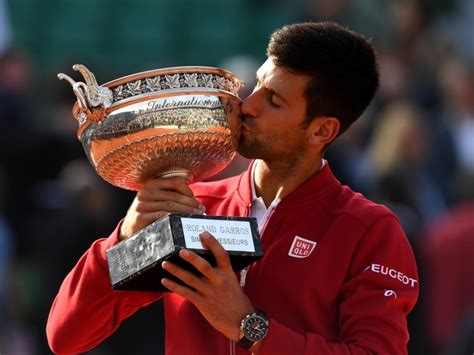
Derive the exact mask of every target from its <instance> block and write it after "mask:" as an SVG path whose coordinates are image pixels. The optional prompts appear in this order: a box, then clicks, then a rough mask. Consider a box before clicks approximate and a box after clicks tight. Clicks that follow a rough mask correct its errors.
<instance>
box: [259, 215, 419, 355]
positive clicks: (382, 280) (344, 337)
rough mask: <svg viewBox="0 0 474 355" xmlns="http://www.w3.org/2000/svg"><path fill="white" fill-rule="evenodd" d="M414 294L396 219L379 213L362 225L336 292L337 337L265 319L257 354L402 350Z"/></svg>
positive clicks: (411, 267)
mask: <svg viewBox="0 0 474 355" xmlns="http://www.w3.org/2000/svg"><path fill="white" fill-rule="evenodd" d="M316 297H317V296H316ZM417 298H418V275H417V270H416V264H415V258H414V256H413V252H412V249H411V247H410V245H409V243H408V241H407V239H406V237H405V234H404V233H403V230H402V229H401V227H400V224H399V223H398V221H397V220H396V219H395V218H394V217H392V216H389V217H383V218H381V219H380V220H379V221H378V222H376V223H375V224H374V225H373V226H372V227H371V228H370V229H369V230H368V232H367V234H366V235H365V236H364V238H363V239H362V240H361V241H360V243H359V245H358V247H357V249H356V251H355V253H354V255H353V260H352V262H351V265H350V268H349V270H348V274H347V279H346V282H345V283H344V285H343V287H342V289H341V293H340V299H339V338H338V339H337V341H335V342H330V341H328V340H326V339H324V338H323V337H322V336H320V335H318V334H301V333H297V332H295V331H293V330H292V329H289V328H287V327H285V326H284V325H283V324H280V323H278V322H277V321H275V320H270V328H269V334H268V336H267V338H266V339H265V340H264V341H263V342H262V344H261V347H260V349H259V351H258V354H259V355H270V354H271V355H278V354H285V355H291V354H295V355H296V354H299V355H301V354H307V355H309V354H318V355H326V354H338V355H343V354H394V355H395V354H396V355H400V354H406V353H407V349H406V345H407V343H408V339H409V335H408V330H407V323H406V316H407V314H408V313H409V312H410V311H411V310H412V308H413V307H414V305H415V303H416V300H417ZM315 316H316V315H315Z"/></svg>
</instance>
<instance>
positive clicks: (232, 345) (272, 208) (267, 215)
mask: <svg viewBox="0 0 474 355" xmlns="http://www.w3.org/2000/svg"><path fill="white" fill-rule="evenodd" d="M279 203H280V200H277V201H273V202H272V203H271V205H270V206H269V207H268V210H267V212H266V213H265V216H264V218H263V223H262V228H261V229H260V228H259V229H260V231H259V232H260V238H261V237H262V236H263V233H264V232H265V229H266V228H267V225H268V221H269V220H270V218H271V217H272V215H273V213H274V212H275V209H276V207H277V206H278V204H279ZM251 208H252V204H250V205H249V206H248V208H247V216H249V215H250V211H251ZM260 240H261V239H260ZM248 268H249V267H248V266H247V267H246V268H244V269H243V270H242V271H240V287H242V288H244V287H245V279H246V278H247V271H248ZM236 354H237V353H236V350H235V341H234V340H229V355H236Z"/></svg>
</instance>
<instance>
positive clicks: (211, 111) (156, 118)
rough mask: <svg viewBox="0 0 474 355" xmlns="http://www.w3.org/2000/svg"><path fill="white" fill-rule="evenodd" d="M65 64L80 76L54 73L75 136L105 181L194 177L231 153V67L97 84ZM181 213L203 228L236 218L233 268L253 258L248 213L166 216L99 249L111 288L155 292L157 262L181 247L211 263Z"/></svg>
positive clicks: (234, 88)
mask: <svg viewBox="0 0 474 355" xmlns="http://www.w3.org/2000/svg"><path fill="white" fill-rule="evenodd" d="M73 69H74V70H77V71H79V72H80V73H81V74H82V76H83V77H84V82H79V81H77V82H76V81H74V80H73V79H72V78H70V77H69V76H67V75H66V74H63V73H61V74H58V78H59V79H64V80H67V81H68V82H69V83H70V84H71V85H72V88H73V91H74V94H75V95H76V97H77V102H76V103H75V104H74V106H73V115H74V117H75V118H76V119H77V120H78V122H79V129H78V131H77V136H78V138H79V140H80V141H81V142H82V145H83V147H84V150H85V152H86V155H87V157H88V159H89V161H90V162H91V164H92V165H93V166H94V168H95V169H96V171H97V173H98V174H99V175H100V176H101V177H102V178H103V179H105V180H106V181H108V182H109V183H111V184H112V185H115V186H118V187H120V188H124V189H128V190H135V191H138V190H140V189H141V188H142V187H143V186H144V184H145V183H146V181H148V180H149V179H153V178H156V177H171V176H182V177H184V178H186V179H187V180H188V181H189V182H196V181H202V180H205V179H206V178H209V177H211V176H213V175H215V174H217V173H218V172H220V171H221V170H223V169H224V168H225V167H226V166H227V165H228V164H229V163H230V162H231V160H232V158H233V157H234V156H235V154H236V148H237V132H238V124H239V115H240V108H239V105H240V98H239V96H238V90H239V89H240V87H241V86H242V85H243V83H242V82H241V81H240V80H239V79H238V78H237V77H235V75H233V74H232V73H230V72H228V71H226V70H222V69H218V68H211V67H194V66H193V67H174V68H164V69H158V70H151V71H146V72H141V73H137V74H133V75H129V76H125V77H122V78H119V79H116V80H113V81H110V82H108V83H106V84H103V85H100V86H99V85H98V84H97V81H96V79H95V76H94V74H93V73H92V72H90V71H89V70H88V69H87V68H86V67H85V66H84V65H81V64H76V65H74V66H73ZM189 218H192V219H193V221H195V222H196V223H198V224H199V223H204V221H205V225H207V226H209V225H212V224H213V223H217V224H218V225H219V226H221V225H222V223H224V224H225V223H227V224H229V225H230V226H235V225H236V224H238V225H239V228H244V229H245V228H247V229H248V230H249V231H251V233H250V240H248V241H246V245H248V243H251V244H252V247H251V248H245V249H242V250H239V249H237V250H235V248H234V250H228V249H226V250H227V251H228V253H229V255H230V257H231V261H232V263H233V266H234V269H235V270H239V269H242V268H243V267H245V266H246V265H248V264H249V263H251V262H253V261H254V260H256V259H257V258H259V257H261V255H262V251H261V247H260V243H259V238H258V229H257V226H256V222H255V220H254V219H252V218H237V217H209V216H198V215H186V216H184V215H172V216H167V217H165V218H163V219H162V220H159V221H157V222H155V223H153V224H151V225H149V226H148V227H146V228H144V229H143V230H142V231H139V232H138V233H137V234H135V235H134V236H132V237H131V238H129V239H127V240H125V241H122V242H120V243H118V244H117V245H115V246H114V247H112V248H110V249H109V250H108V251H107V260H108V263H109V271H110V275H111V281H112V286H113V288H114V289H127V290H163V288H162V286H161V284H160V279H161V278H162V277H163V276H164V275H165V274H166V272H165V271H164V270H163V269H162V268H161V262H162V261H163V260H168V259H172V261H173V262H177V263H180V260H179V257H177V253H178V252H179V250H180V249H181V248H189V249H197V250H196V251H197V252H200V253H202V255H203V256H204V257H207V258H208V259H209V260H210V261H211V262H212V261H213V260H212V255H210V254H209V253H208V252H207V251H205V250H200V248H199V246H198V245H196V243H191V242H189V241H190V240H193V238H195V237H196V236H193V235H189V231H187V232H186V228H183V225H184V227H186V225H185V224H184V222H183V221H189ZM242 223H244V224H243V225H242ZM216 230H217V229H216ZM216 237H218V238H219V235H216ZM242 238H248V236H246V237H245V236H242ZM243 241H244V240H243V239H242V242H243ZM224 247H225V246H224ZM184 266H185V267H186V265H184ZM166 275H167V277H169V275H168V274H166Z"/></svg>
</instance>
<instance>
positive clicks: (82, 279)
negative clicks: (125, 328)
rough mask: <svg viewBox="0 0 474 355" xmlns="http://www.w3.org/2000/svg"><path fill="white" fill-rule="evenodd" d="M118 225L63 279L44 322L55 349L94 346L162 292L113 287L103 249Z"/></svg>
mask: <svg viewBox="0 0 474 355" xmlns="http://www.w3.org/2000/svg"><path fill="white" fill-rule="evenodd" d="M119 228H120V224H119V226H118V227H117V228H116V229H115V231H114V232H113V233H112V234H111V235H110V236H109V238H107V239H99V240H97V241H96V242H94V243H93V244H92V246H91V247H90V249H89V250H88V251H87V252H86V253H85V254H84V255H83V256H82V257H81V258H80V259H79V261H78V263H77V264H76V266H75V267H74V268H73V269H72V271H71V272H70V273H69V274H68V275H67V277H66V278H65V279H64V281H63V283H62V285H61V288H60V289H59V292H58V294H57V296H56V298H55V300H54V302H53V305H52V307H51V310H50V313H49V317H48V323H47V325H46V334H47V337H48V343H49V346H50V348H51V350H52V351H53V352H54V353H59V354H71V353H81V352H84V351H87V350H90V349H92V348H94V347H95V346H97V345H98V344H99V343H101V342H102V341H103V340H104V339H106V338H107V337H108V336H110V335H111V334H112V333H113V332H114V331H115V330H116V329H117V328H118V327H119V326H120V323H121V322H122V320H124V319H125V318H127V317H129V316H131V315H132V314H133V313H135V312H136V311H137V310H138V309H140V308H141V307H143V306H146V305H148V304H150V303H152V302H154V301H155V300H157V299H158V298H159V297H160V296H161V294H160V293H152V292H127V291H114V290H113V289H112V286H111V282H110V278H109V272H108V266H107V261H106V257H105V251H106V250H107V249H108V248H110V247H111V246H112V245H114V244H116V243H117V242H118V241H119V238H118V231H119Z"/></svg>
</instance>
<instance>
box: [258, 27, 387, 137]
mask: <svg viewBox="0 0 474 355" xmlns="http://www.w3.org/2000/svg"><path fill="white" fill-rule="evenodd" d="M267 56H268V57H270V58H272V60H273V62H274V63H275V65H277V66H279V67H283V68H285V69H286V70H289V71H291V72H295V73H297V74H303V75H307V76H310V77H311V80H310V81H309V82H308V85H307V87H306V89H305V93H304V95H305V98H306V102H307V108H306V114H307V122H311V121H312V120H313V118H315V117H320V116H327V117H335V118H337V119H338V120H339V122H340V126H341V127H340V130H339V134H341V133H342V132H344V131H345V130H346V129H347V128H348V127H349V126H350V125H351V124H352V123H353V122H354V121H355V120H356V119H357V118H358V117H359V116H360V115H361V114H362V113H363V112H364V110H365V109H366V107H367V106H368V105H369V103H370V101H371V100H372V98H373V96H374V94H375V91H376V90H377V88H378V85H379V74H378V65H377V59H376V55H375V49H374V47H373V45H372V44H371V43H370V41H369V40H367V39H366V38H364V37H363V36H362V35H360V34H358V33H356V32H353V31H351V30H349V29H347V28H344V27H342V26H341V25H339V24H337V23H335V22H305V23H297V24H291V25H287V26H285V27H283V28H281V29H279V30H277V31H275V32H274V33H273V34H272V36H271V38H270V42H269V44H268V48H267Z"/></svg>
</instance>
